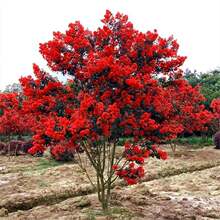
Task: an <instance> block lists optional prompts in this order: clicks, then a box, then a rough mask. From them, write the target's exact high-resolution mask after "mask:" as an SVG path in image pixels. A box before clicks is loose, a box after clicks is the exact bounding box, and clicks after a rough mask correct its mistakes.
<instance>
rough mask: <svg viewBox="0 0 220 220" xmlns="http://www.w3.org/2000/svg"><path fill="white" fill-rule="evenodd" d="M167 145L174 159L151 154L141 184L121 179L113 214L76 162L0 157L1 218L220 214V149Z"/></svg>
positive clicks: (202, 218)
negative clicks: (172, 149) (172, 148)
mask: <svg viewBox="0 0 220 220" xmlns="http://www.w3.org/2000/svg"><path fill="white" fill-rule="evenodd" d="M165 148H167V150H168V152H169V155H170V157H169V159H168V160H167V161H161V160H157V159H154V158H151V159H149V160H148V161H147V162H146V164H145V166H146V168H145V170H146V177H145V178H144V179H143V181H142V182H141V183H140V184H137V185H134V186H125V185H123V183H122V182H121V181H118V182H117V184H116V186H115V188H114V190H113V193H112V200H111V209H110V211H109V213H108V216H106V215H104V214H103V213H102V212H101V210H100V207H99V203H98V201H97V197H96V194H95V192H94V189H93V188H92V187H91V186H90V184H89V182H88V181H87V178H86V176H85V174H84V173H83V172H82V171H81V170H80V168H79V166H78V165H77V164H76V163H67V164H60V163H57V162H53V161H50V160H48V159H47V158H33V157H31V156H18V157H10V158H9V157H6V156H0V219H7V220H8V219H13V220H14V219H19V220H26V219H27V220H29V219H30V220H32V219H39V220H41V219H51V220H53V219H62V220H63V219H67V220H69V219H79V220H80V219H81V220H84V219H99V220H102V219H135V220H136V219H146V220H148V219H149V220H151V219H152V220H154V219H159V220H160V219H161V220H162V219H164V220H165V219H166V220H169V219H171V220H178V219H180V220H181V219H187V220H188V219H192V220H194V219H195V220H205V219H207V220H208V219H220V151H219V150H214V149H213V147H206V148H202V149H197V150H192V149H190V148H187V147H184V146H179V147H178V148H177V152H176V155H175V157H174V156H173V155H172V152H170V149H169V147H168V146H167V147H165ZM90 173H91V174H93V171H92V170H91V171H90Z"/></svg>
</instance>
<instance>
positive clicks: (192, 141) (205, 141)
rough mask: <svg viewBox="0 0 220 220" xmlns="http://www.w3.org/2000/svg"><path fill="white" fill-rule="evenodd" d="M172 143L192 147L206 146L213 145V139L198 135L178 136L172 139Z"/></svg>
mask: <svg viewBox="0 0 220 220" xmlns="http://www.w3.org/2000/svg"><path fill="white" fill-rule="evenodd" d="M172 143H175V144H179V145H186V146H190V147H192V148H195V149H197V148H202V147H206V146H211V145H213V140H212V138H211V137H198V136H191V137H187V138H185V137H180V138H177V139H175V140H173V141H172Z"/></svg>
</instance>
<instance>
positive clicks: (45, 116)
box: [20, 64, 76, 160]
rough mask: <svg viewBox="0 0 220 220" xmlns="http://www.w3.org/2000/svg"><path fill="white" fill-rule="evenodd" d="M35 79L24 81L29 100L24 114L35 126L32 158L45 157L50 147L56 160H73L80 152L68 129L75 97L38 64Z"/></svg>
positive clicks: (33, 128) (31, 151)
mask: <svg viewBox="0 0 220 220" xmlns="http://www.w3.org/2000/svg"><path fill="white" fill-rule="evenodd" d="M33 69H34V74H35V79H34V78H33V77H31V76H27V77H22V78H21V79H20V82H21V85H22V88H23V94H24V96H25V100H24V101H23V111H24V113H25V114H28V115H31V117H32V118H34V120H35V122H36V123H35V124H34V125H33V126H32V128H31V130H32V132H33V133H34V135H33V147H32V148H30V149H29V151H28V152H29V153H30V154H32V155H42V154H43V152H44V151H45V149H46V148H47V147H50V152H51V155H52V157H53V158H55V159H56V160H71V159H72V158H73V153H74V151H75V150H76V146H75V144H74V141H73V140H72V135H71V134H70V131H67V129H66V128H67V127H68V126H69V124H70V122H69V119H70V117H71V114H72V113H73V111H74V106H75V104H74V101H75V100H74V99H73V98H74V94H73V93H72V90H71V87H70V86H69V85H63V84H62V83H61V82H59V81H58V80H57V79H56V78H54V77H52V76H51V75H49V74H48V73H46V72H45V71H43V70H40V68H39V67H38V66H37V65H36V64H34V65H33Z"/></svg>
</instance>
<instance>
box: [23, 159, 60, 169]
mask: <svg viewBox="0 0 220 220" xmlns="http://www.w3.org/2000/svg"><path fill="white" fill-rule="evenodd" d="M63 164H64V162H58V161H55V160H53V159H49V158H45V157H42V158H39V160H38V162H37V164H35V165H34V166H29V167H24V169H23V170H22V171H23V172H28V173H32V172H34V171H38V172H40V173H44V172H45V171H46V170H47V169H49V168H51V167H57V166H60V165H63Z"/></svg>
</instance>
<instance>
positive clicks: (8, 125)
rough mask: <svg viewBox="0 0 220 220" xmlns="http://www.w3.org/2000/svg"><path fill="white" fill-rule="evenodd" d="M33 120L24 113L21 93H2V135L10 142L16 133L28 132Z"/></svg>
mask: <svg viewBox="0 0 220 220" xmlns="http://www.w3.org/2000/svg"><path fill="white" fill-rule="evenodd" d="M31 121H32V119H31V118H29V117H28V116H27V115H24V114H23V110H22V96H21V94H19V93H16V92H13V93H0V135H2V136H4V137H6V139H7V141H8V142H9V141H10V140H11V138H12V137H13V136H15V135H18V136H20V137H21V136H22V135H25V134H28V133H29V132H30V129H29V128H30V123H31Z"/></svg>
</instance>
